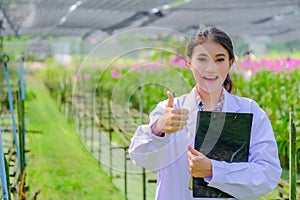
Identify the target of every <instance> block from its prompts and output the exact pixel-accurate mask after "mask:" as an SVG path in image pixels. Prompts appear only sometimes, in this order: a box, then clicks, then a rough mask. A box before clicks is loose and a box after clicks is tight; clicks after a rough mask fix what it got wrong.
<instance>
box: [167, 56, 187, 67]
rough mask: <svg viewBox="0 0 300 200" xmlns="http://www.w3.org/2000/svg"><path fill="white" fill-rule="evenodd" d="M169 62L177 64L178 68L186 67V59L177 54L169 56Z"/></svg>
mask: <svg viewBox="0 0 300 200" xmlns="http://www.w3.org/2000/svg"><path fill="white" fill-rule="evenodd" d="M170 63H171V65H172V66H177V67H180V68H187V65H186V60H185V59H184V58H183V57H182V56H181V55H179V54H177V55H176V56H175V57H173V58H171V60H170Z"/></svg>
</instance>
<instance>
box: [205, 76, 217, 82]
mask: <svg viewBox="0 0 300 200" xmlns="http://www.w3.org/2000/svg"><path fill="white" fill-rule="evenodd" d="M203 79H204V80H207V81H214V80H217V79H218V76H203Z"/></svg>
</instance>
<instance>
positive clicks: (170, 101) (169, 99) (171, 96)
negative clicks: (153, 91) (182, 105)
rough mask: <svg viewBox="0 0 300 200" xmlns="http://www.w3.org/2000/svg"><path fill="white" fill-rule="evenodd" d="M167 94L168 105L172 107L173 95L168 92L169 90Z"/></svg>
mask: <svg viewBox="0 0 300 200" xmlns="http://www.w3.org/2000/svg"><path fill="white" fill-rule="evenodd" d="M167 94H168V107H169V108H173V105H174V96H173V94H172V92H170V91H168V92H167Z"/></svg>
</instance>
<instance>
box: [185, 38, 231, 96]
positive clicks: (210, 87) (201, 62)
mask: <svg viewBox="0 0 300 200" xmlns="http://www.w3.org/2000/svg"><path fill="white" fill-rule="evenodd" d="M189 62H190V63H189V65H190V68H191V70H192V72H193V75H194V78H195V80H196V83H197V87H198V88H199V89H200V91H204V92H208V93H213V92H220V91H221V89H222V84H223V82H224V81H225V79H226V76H227V74H228V72H229V70H230V67H231V66H232V64H233V62H234V60H233V59H232V60H231V61H230V60H229V54H228V52H227V50H226V49H225V48H224V47H222V46H221V45H220V44H219V43H216V42H214V41H212V40H208V41H206V42H205V43H203V44H201V45H200V44H199V45H197V46H195V47H194V49H193V52H192V57H191V58H189Z"/></svg>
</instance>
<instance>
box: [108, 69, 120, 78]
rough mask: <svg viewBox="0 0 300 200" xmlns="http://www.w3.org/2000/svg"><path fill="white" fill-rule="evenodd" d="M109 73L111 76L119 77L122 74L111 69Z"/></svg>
mask: <svg viewBox="0 0 300 200" xmlns="http://www.w3.org/2000/svg"><path fill="white" fill-rule="evenodd" d="M111 75H112V77H114V78H120V77H121V76H122V75H121V74H120V73H118V72H117V71H116V70H114V69H113V70H112V71H111Z"/></svg>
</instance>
